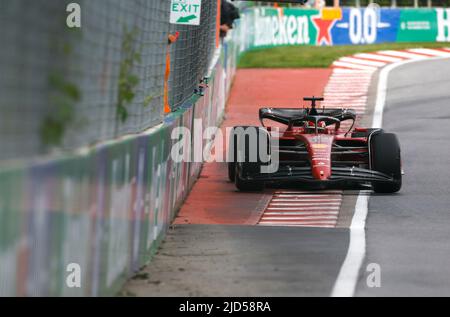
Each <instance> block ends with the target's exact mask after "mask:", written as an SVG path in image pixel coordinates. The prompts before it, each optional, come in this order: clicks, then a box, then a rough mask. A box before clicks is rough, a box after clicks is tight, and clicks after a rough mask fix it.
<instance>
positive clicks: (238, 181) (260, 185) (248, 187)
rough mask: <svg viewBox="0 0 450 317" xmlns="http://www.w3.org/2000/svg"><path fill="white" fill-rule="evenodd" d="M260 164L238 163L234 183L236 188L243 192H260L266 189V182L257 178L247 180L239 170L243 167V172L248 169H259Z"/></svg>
mask: <svg viewBox="0 0 450 317" xmlns="http://www.w3.org/2000/svg"><path fill="white" fill-rule="evenodd" d="M259 167H260V165H255V164H254V163H238V164H236V172H235V180H234V184H235V185H236V188H237V189H238V190H239V191H241V192H260V191H262V190H264V182H262V181H255V180H245V179H242V178H241V177H240V175H239V173H240V172H239V170H240V169H242V173H246V171H248V170H255V169H256V168H258V169H259Z"/></svg>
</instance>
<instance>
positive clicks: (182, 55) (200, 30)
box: [169, 0, 217, 108]
mask: <svg viewBox="0 0 450 317" xmlns="http://www.w3.org/2000/svg"><path fill="white" fill-rule="evenodd" d="M216 16H217V1H215V0H209V1H203V2H202V12H201V21H202V22H201V25H200V26H189V25H171V32H172V33H174V32H176V31H178V32H180V37H179V39H178V41H177V42H176V43H175V44H174V46H173V47H172V48H171V55H172V73H171V78H170V89H171V90H170V94H169V96H170V99H169V103H170V105H171V106H172V108H177V107H178V106H179V105H180V104H181V103H182V102H183V101H184V100H185V99H186V98H187V97H189V96H190V95H191V94H192V91H194V90H195V89H196V88H197V87H198V85H199V83H200V81H201V80H202V78H203V77H204V76H205V75H206V73H207V70H208V66H209V63H205V62H204V61H210V60H211V58H212V55H213V53H214V48H215V43H216V31H217V29H216V26H217V19H216Z"/></svg>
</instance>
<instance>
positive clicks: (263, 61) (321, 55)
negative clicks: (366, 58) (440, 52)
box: [239, 43, 450, 68]
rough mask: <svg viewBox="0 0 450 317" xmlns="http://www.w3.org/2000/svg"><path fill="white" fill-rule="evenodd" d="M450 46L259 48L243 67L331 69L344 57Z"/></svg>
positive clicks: (396, 45) (431, 44)
mask: <svg viewBox="0 0 450 317" xmlns="http://www.w3.org/2000/svg"><path fill="white" fill-rule="evenodd" d="M449 46H450V44H449V43H390V44H374V45H348V46H282V47H276V48H268V49H256V50H252V51H249V52H247V53H245V54H244V55H243V56H242V58H241V60H240V62H239V67H240V68H302V67H316V68H326V67H329V66H330V65H331V64H332V63H333V61H335V60H337V59H339V58H340V57H343V56H348V55H353V54H356V53H367V52H375V51H379V50H401V49H407V48H419V47H420V48H441V47H449Z"/></svg>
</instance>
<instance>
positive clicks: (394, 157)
mask: <svg viewBox="0 0 450 317" xmlns="http://www.w3.org/2000/svg"><path fill="white" fill-rule="evenodd" d="M370 148H371V156H372V169H373V170H375V171H377V172H381V173H384V174H387V175H390V176H392V177H393V178H394V181H393V182H390V183H378V182H374V183H373V190H374V192H375V193H380V194H392V193H396V192H398V191H400V189H401V188H402V162H401V150H400V143H399V141H398V138H397V136H396V135H395V134H392V133H380V134H375V135H374V136H373V137H372V140H371V143H370Z"/></svg>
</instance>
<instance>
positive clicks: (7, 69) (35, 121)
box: [0, 0, 217, 160]
mask: <svg viewBox="0 0 450 317" xmlns="http://www.w3.org/2000/svg"><path fill="white" fill-rule="evenodd" d="M72 2H75V3H76V4H79V6H80V8H81V28H68V27H67V25H66V20H67V17H68V16H69V15H70V12H67V10H66V9H67V5H68V4H69V3H72ZM169 13H170V0H78V1H69V0H33V1H30V0H1V1H0V40H1V45H2V48H1V49H0V109H1V111H2V113H1V116H0V146H1V148H2V151H0V160H5V159H15V158H23V157H25V158H27V157H30V156H35V155H41V154H46V153H48V152H49V151H50V150H52V149H74V148H78V147H80V146H84V145H89V144H93V143H95V142H98V141H104V140H109V139H113V138H116V137H118V136H122V135H124V134H129V133H137V132H140V131H143V130H145V129H147V128H149V127H152V126H155V125H157V124H159V123H160V122H162V120H163V116H164V113H163V110H164V107H163V96H164V74H165V63H166V51H167V36H168V34H169V33H170V32H175V31H180V39H179V41H177V42H176V43H175V44H173V45H172V47H171V54H172V72H171V80H170V84H169V100H170V102H171V105H172V106H174V107H177V106H179V105H180V104H181V103H182V102H183V101H184V100H186V99H187V98H188V97H189V96H190V95H192V93H193V92H194V89H195V87H196V86H197V85H198V82H199V80H200V79H201V78H202V77H203V76H204V75H205V74H206V70H207V67H208V65H209V63H210V59H211V56H212V54H213V51H214V44H215V32H216V14H217V1H216V0H204V1H203V3H202V23H201V26H198V27H196V26H178V25H170V24H169Z"/></svg>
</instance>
